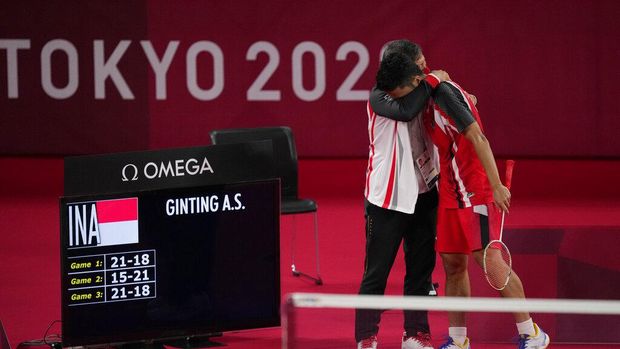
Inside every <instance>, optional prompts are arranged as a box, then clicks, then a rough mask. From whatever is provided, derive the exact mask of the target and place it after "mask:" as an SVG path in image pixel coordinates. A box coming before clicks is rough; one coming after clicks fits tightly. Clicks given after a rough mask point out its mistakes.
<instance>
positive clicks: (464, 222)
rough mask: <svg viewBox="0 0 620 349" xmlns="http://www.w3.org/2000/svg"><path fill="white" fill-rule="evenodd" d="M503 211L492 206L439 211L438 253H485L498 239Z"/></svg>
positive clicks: (440, 209) (436, 244) (442, 208)
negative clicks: (492, 242)
mask: <svg viewBox="0 0 620 349" xmlns="http://www.w3.org/2000/svg"><path fill="white" fill-rule="evenodd" d="M501 220H502V213H501V211H500V210H499V209H498V208H497V207H495V205H494V204H493V203H490V204H486V205H476V206H473V207H468V208H445V207H439V209H438V211H437V241H436V243H435V249H436V250H437V252H439V253H465V254H470V253H471V252H472V251H477V250H481V249H483V248H484V247H485V246H486V245H487V244H488V243H489V241H491V240H496V239H498V238H499V231H500V225H501Z"/></svg>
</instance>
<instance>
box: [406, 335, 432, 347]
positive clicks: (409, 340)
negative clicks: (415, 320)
mask: <svg viewBox="0 0 620 349" xmlns="http://www.w3.org/2000/svg"><path fill="white" fill-rule="evenodd" d="M401 348H402V349H433V345H432V344H431V335H430V333H425V332H418V333H416V335H415V336H407V332H405V333H403V344H402V346H401Z"/></svg>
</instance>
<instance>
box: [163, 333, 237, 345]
mask: <svg viewBox="0 0 620 349" xmlns="http://www.w3.org/2000/svg"><path fill="white" fill-rule="evenodd" d="M221 336H222V333H221V332H218V333H209V334H205V335H202V336H196V337H186V338H183V339H177V340H175V341H171V342H165V343H164V344H165V345H166V346H170V347H174V348H182V349H199V348H209V347H223V346H226V344H224V343H219V342H213V341H212V340H211V338H212V337H221Z"/></svg>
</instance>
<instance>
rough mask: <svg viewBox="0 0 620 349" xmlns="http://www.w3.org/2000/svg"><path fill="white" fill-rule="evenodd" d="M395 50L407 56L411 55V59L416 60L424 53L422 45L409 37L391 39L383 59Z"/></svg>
mask: <svg viewBox="0 0 620 349" xmlns="http://www.w3.org/2000/svg"><path fill="white" fill-rule="evenodd" d="M394 52H400V53H404V54H406V55H407V56H409V57H411V59H413V60H416V59H418V57H419V56H420V55H421V54H422V48H421V47H420V45H418V44H416V43H415V42H411V41H409V40H407V39H400V40H394V41H390V42H388V44H387V45H386V46H385V51H383V57H382V59H384V58H385V57H386V56H387V55H389V54H392V53H394Z"/></svg>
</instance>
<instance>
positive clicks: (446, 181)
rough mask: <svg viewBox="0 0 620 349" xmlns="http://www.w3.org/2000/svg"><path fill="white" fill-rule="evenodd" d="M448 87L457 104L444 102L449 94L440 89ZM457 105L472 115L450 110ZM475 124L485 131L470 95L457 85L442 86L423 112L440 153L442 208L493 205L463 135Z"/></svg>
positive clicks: (488, 187)
mask: <svg viewBox="0 0 620 349" xmlns="http://www.w3.org/2000/svg"><path fill="white" fill-rule="evenodd" d="M446 88H448V89H450V90H451V91H452V92H453V95H455V96H456V102H457V103H454V102H455V101H452V102H451V103H450V102H448V103H446V101H445V100H443V98H444V97H445V96H446V95H448V94H445V93H442V91H441V89H446ZM454 105H457V106H458V107H459V108H465V109H467V110H468V111H469V112H470V113H467V112H466V113H461V112H459V111H458V110H457V109H455V108H452V107H451V106H454ZM469 114H471V116H473V118H471V117H469V116H468V115H469ZM473 122H477V123H478V124H479V125H480V128H481V129H482V123H481V122H480V116H479V115H478V110H477V109H476V106H475V105H474V103H473V102H472V100H471V99H470V98H469V95H468V94H467V93H466V92H465V90H463V89H462V88H461V87H460V86H459V85H458V84H456V83H454V82H451V81H449V82H444V83H442V84H441V85H440V86H439V87H438V88H437V92H436V94H435V96H434V100H431V101H429V103H428V107H427V108H426V110H425V112H424V124H425V126H426V129H427V132H428V134H429V135H430V137H431V138H432V140H433V143H435V145H436V146H437V149H438V151H439V162H440V171H441V174H440V176H439V206H440V207H446V208H465V207H471V206H475V205H480V204H486V203H489V202H493V192H492V191H491V188H490V186H489V181H488V179H487V175H486V172H485V171H484V168H483V167H482V164H481V163H480V160H479V159H478V156H477V154H476V151H475V149H474V146H473V144H472V143H471V142H470V141H469V140H468V139H466V138H465V136H464V135H462V134H461V132H463V130H465V128H466V127H467V126H469V125H470V124H472V123H473Z"/></svg>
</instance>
